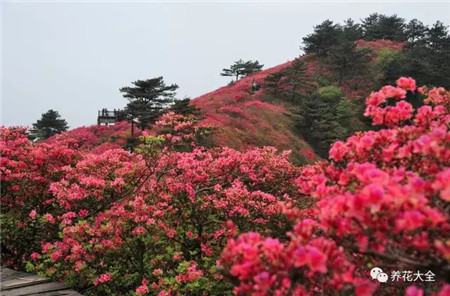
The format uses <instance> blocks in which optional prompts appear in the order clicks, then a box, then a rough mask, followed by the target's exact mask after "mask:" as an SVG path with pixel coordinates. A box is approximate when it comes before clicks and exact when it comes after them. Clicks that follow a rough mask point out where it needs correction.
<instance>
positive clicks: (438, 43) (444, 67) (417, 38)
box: [380, 20, 450, 87]
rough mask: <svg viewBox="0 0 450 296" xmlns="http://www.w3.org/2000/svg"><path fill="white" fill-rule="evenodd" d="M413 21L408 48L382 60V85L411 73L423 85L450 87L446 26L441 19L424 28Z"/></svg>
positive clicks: (448, 42)
mask: <svg viewBox="0 0 450 296" xmlns="http://www.w3.org/2000/svg"><path fill="white" fill-rule="evenodd" d="M411 22H412V23H411ZM411 22H410V24H409V25H408V28H409V29H408V31H407V32H409V35H408V36H410V37H409V39H408V40H409V41H408V43H407V44H406V47H405V49H404V50H403V51H402V52H401V53H398V54H392V55H390V56H389V57H387V56H385V57H384V58H382V59H381V60H380V62H382V64H381V67H382V69H383V73H384V79H383V80H382V81H380V85H384V84H391V83H393V82H394V81H395V79H396V78H398V77H400V76H410V77H415V78H416V80H417V82H418V83H419V84H421V85H423V84H426V85H442V86H444V87H449V86H450V76H449V75H448V69H449V67H450V36H449V34H448V30H447V27H446V26H444V25H443V24H442V23H441V22H437V23H435V24H434V25H433V26H432V27H431V28H427V27H423V25H422V24H421V23H419V22H418V21H415V20H413V21H411Z"/></svg>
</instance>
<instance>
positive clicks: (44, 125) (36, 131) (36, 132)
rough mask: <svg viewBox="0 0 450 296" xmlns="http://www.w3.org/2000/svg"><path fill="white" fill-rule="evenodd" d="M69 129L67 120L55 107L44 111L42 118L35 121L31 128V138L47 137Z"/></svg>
mask: <svg viewBox="0 0 450 296" xmlns="http://www.w3.org/2000/svg"><path fill="white" fill-rule="evenodd" d="M67 129H68V126H67V122H66V120H65V119H63V118H61V116H60V115H59V113H58V111H55V110H53V109H50V110H48V111H47V112H45V113H43V114H42V116H41V119H39V120H37V121H36V123H33V128H32V129H31V130H30V138H31V139H38V140H41V139H47V138H49V137H51V136H53V135H56V134H58V133H61V132H64V131H66V130H67Z"/></svg>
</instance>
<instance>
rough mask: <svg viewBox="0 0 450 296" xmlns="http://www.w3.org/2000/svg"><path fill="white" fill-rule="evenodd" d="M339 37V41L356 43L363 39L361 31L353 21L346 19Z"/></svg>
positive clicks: (359, 26)
mask: <svg viewBox="0 0 450 296" xmlns="http://www.w3.org/2000/svg"><path fill="white" fill-rule="evenodd" d="M341 36H342V37H341V40H347V41H356V40H359V39H362V38H363V29H362V27H361V25H360V24H357V23H355V21H354V20H352V19H347V20H345V21H344V25H343V26H342V33H341Z"/></svg>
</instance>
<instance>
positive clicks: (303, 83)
mask: <svg viewBox="0 0 450 296" xmlns="http://www.w3.org/2000/svg"><path fill="white" fill-rule="evenodd" d="M264 88H265V90H266V91H267V92H268V93H270V94H271V95H273V96H276V97H278V98H281V99H282V100H286V101H290V102H293V103H295V104H296V105H298V104H301V100H302V98H303V97H304V96H305V95H309V94H311V93H312V92H313V91H314V90H315V85H314V83H313V81H312V79H311V77H310V75H309V74H308V72H307V64H306V63H305V62H304V61H302V60H301V59H295V60H294V61H293V62H292V65H291V66H290V67H288V68H286V69H284V70H282V71H279V72H276V73H273V74H271V75H269V76H267V77H266V79H265V80H264Z"/></svg>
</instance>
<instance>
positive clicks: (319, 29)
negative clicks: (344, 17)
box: [303, 20, 342, 56]
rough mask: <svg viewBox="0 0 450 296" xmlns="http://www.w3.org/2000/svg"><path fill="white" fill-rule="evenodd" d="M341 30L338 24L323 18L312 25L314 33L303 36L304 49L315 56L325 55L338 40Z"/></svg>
mask: <svg viewBox="0 0 450 296" xmlns="http://www.w3.org/2000/svg"><path fill="white" fill-rule="evenodd" d="M341 30H342V29H341V26H340V25H338V24H335V23H333V22H332V21H330V20H325V21H324V22H322V23H321V24H320V25H317V26H315V27H314V33H312V34H309V35H307V36H306V37H304V38H303V49H304V51H305V52H306V53H314V54H316V55H317V56H327V54H328V51H329V49H330V48H331V47H332V46H333V45H335V44H336V43H337V42H338V40H339V38H340V32H341Z"/></svg>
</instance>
